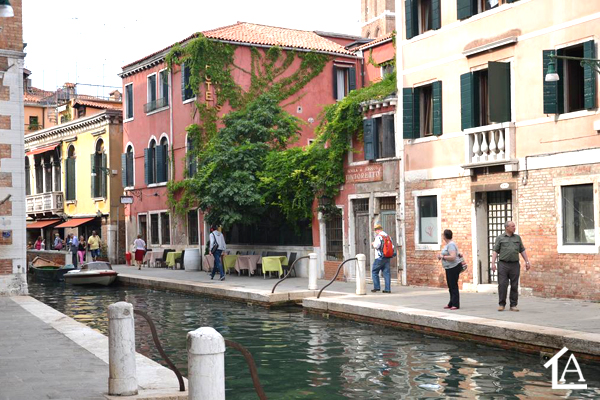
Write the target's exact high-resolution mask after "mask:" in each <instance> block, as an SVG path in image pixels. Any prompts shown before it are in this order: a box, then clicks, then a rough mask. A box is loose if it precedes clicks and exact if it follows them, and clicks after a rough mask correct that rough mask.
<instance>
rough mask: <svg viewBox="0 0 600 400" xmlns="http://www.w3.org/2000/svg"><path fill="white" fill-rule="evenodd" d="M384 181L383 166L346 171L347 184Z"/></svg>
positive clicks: (374, 165)
mask: <svg viewBox="0 0 600 400" xmlns="http://www.w3.org/2000/svg"><path fill="white" fill-rule="evenodd" d="M382 180H383V165H381V164H369V165H360V166H357V167H350V168H348V169H346V183H360V182H378V181H382Z"/></svg>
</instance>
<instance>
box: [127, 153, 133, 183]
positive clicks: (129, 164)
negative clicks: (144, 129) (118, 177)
mask: <svg viewBox="0 0 600 400" xmlns="http://www.w3.org/2000/svg"><path fill="white" fill-rule="evenodd" d="M127 186H135V183H134V181H133V152H131V153H127Z"/></svg>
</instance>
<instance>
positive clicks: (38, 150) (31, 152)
mask: <svg viewBox="0 0 600 400" xmlns="http://www.w3.org/2000/svg"><path fill="white" fill-rule="evenodd" d="M56 146H58V143H56V144H53V145H50V146H46V147H40V148H39V149H35V150H31V151H28V152H27V153H25V155H28V156H30V155H32V154H41V153H45V152H47V151H52V150H54V149H55V148H56Z"/></svg>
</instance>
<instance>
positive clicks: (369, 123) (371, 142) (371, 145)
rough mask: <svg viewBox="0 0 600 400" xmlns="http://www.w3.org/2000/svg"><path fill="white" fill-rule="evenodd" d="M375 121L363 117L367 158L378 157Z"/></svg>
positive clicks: (374, 158) (373, 158)
mask: <svg viewBox="0 0 600 400" xmlns="http://www.w3.org/2000/svg"><path fill="white" fill-rule="evenodd" d="M375 139H376V137H375V121H373V119H372V118H369V119H363V141H364V152H365V160H376V159H377V150H378V149H377V147H378V146H377V144H378V143H377V141H376V140H375Z"/></svg>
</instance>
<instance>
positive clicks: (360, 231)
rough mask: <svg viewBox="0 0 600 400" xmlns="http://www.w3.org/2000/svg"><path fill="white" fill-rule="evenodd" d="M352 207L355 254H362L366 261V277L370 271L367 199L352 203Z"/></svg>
mask: <svg viewBox="0 0 600 400" xmlns="http://www.w3.org/2000/svg"><path fill="white" fill-rule="evenodd" d="M352 205H353V207H354V237H355V241H356V242H355V246H356V254H364V255H365V256H366V257H367V259H366V263H365V269H366V270H367V276H369V274H370V271H371V241H370V238H369V199H358V200H354V201H353V202H352Z"/></svg>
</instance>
